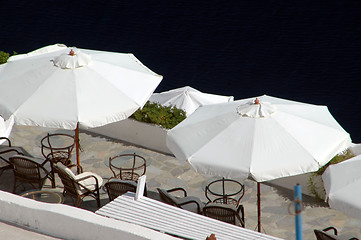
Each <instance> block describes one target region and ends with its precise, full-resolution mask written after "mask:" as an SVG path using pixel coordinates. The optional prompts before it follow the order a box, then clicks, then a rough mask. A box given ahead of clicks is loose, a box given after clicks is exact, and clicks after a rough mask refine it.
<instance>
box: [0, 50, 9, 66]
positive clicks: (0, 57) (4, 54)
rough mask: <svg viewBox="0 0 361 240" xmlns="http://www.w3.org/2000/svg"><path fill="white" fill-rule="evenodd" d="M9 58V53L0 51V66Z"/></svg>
mask: <svg viewBox="0 0 361 240" xmlns="http://www.w3.org/2000/svg"><path fill="white" fill-rule="evenodd" d="M9 57H10V54H9V53H7V52H3V51H0V64H4V63H6V62H7V61H8V59H9Z"/></svg>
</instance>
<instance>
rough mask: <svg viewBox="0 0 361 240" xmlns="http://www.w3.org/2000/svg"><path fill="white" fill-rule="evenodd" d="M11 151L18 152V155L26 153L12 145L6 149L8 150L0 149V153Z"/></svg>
mask: <svg viewBox="0 0 361 240" xmlns="http://www.w3.org/2000/svg"><path fill="white" fill-rule="evenodd" d="M9 152H16V154H18V155H24V153H22V152H20V151H18V150H17V149H15V148H12V147H10V148H8V149H6V150H3V151H0V154H3V153H9Z"/></svg>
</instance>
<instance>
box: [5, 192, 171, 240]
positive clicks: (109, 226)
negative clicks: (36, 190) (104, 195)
mask: <svg viewBox="0 0 361 240" xmlns="http://www.w3.org/2000/svg"><path fill="white" fill-rule="evenodd" d="M0 220H1V221H4V222H9V223H12V224H15V225H18V226H22V227H26V228H30V229H32V230H35V231H37V232H41V233H45V234H48V235H51V236H54V237H58V238H64V239H79V240H82V239H84V240H92V239H94V240H95V239H97V240H98V239H101V240H106V239H112V240H113V239H127V240H138V239H139V240H140V239H177V238H174V237H171V236H169V235H166V234H162V233H160V232H157V231H154V230H151V229H148V228H144V227H141V226H138V225H135V224H130V223H127V222H122V221H118V220H115V219H111V218H107V217H103V216H100V215H98V214H95V213H93V212H90V211H87V210H83V209H80V208H75V207H72V206H68V205H63V204H50V203H42V202H37V201H35V200H32V199H27V198H24V197H21V196H18V195H15V194H12V193H8V192H4V191H0Z"/></svg>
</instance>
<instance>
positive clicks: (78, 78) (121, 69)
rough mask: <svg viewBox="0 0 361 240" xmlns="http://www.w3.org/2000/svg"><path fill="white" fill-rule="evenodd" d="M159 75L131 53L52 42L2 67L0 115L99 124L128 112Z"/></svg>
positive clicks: (57, 124) (34, 121)
mask: <svg viewBox="0 0 361 240" xmlns="http://www.w3.org/2000/svg"><path fill="white" fill-rule="evenodd" d="M161 80H162V76H160V75H157V74H156V73H154V72H152V71H151V70H150V69H148V68H147V67H145V66H144V65H143V64H142V63H141V62H140V61H139V60H138V59H137V58H136V57H135V56H134V55H133V54H124V53H115V52H105V51H97V50H88V49H77V48H68V47H66V46H65V45H61V44H56V45H51V46H47V47H44V48H41V49H38V50H36V51H33V52H30V53H28V54H22V55H16V56H13V57H11V58H9V60H8V62H7V63H6V64H4V65H2V66H1V68H0V86H1V88H0V115H1V116H3V117H4V118H5V119H7V118H9V117H10V116H11V115H13V116H14V120H15V124H19V125H33V126H42V127H51V128H63V129H76V130H78V126H80V127H83V128H91V127H98V126H102V125H105V124H108V123H112V122H116V121H120V120H123V119H125V118H127V117H128V116H130V115H131V114H132V113H133V112H135V111H136V110H137V109H138V108H140V107H142V106H143V105H144V104H145V103H146V101H147V100H148V99H149V97H150V96H151V95H152V93H153V91H154V90H155V89H156V87H157V86H158V85H159V83H160V81H161ZM77 135H78V134H77V131H76V139H77ZM76 141H77V140H76ZM77 150H78V148H77ZM77 155H78V154H77ZM77 158H78V156H77Z"/></svg>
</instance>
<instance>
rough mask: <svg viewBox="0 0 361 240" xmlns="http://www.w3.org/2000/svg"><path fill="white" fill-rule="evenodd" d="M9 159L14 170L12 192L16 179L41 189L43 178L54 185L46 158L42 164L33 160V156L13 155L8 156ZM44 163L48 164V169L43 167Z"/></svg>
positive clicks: (50, 168)
mask: <svg viewBox="0 0 361 240" xmlns="http://www.w3.org/2000/svg"><path fill="white" fill-rule="evenodd" d="M9 161H10V163H11V165H12V166H13V170H14V179H15V181H14V189H13V192H14V193H15V191H16V188H17V187H18V185H17V182H18V181H19V182H20V184H23V183H28V184H31V185H32V186H33V187H35V188H39V189H41V188H42V187H43V185H44V182H45V180H46V179H49V180H50V181H51V183H52V187H55V182H54V173H53V170H52V169H53V168H52V164H51V163H50V162H49V161H48V160H45V161H44V162H43V163H42V164H40V163H38V162H36V161H35V158H31V157H27V156H23V155H14V156H12V157H10V159H9ZM46 163H48V164H49V165H48V170H47V169H46V168H45V167H44V165H45V164H46ZM20 184H19V185H20ZM35 185H37V186H35Z"/></svg>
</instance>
